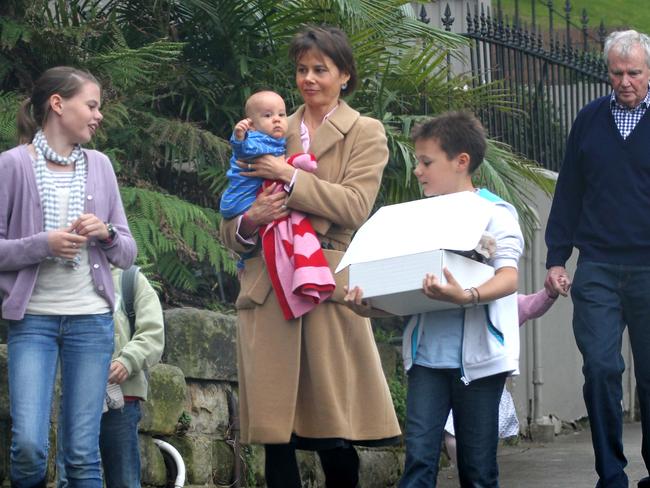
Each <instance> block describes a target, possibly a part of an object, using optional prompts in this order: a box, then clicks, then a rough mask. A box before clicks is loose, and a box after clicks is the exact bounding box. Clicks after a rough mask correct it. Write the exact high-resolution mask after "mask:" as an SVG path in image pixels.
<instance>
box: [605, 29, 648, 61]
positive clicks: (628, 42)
mask: <svg viewBox="0 0 650 488" xmlns="http://www.w3.org/2000/svg"><path fill="white" fill-rule="evenodd" d="M637 44H638V45H639V46H641V47H642V48H643V50H644V51H645V62H646V65H647V66H648V67H650V37H648V36H647V35H646V34H642V33H640V32H637V31H635V30H626V31H614V32H612V33H611V34H610V35H608V36H607V39H605V47H604V49H603V56H604V58H605V64H607V65H608V66H609V53H610V51H612V50H614V51H616V52H618V53H619V54H621V55H622V56H627V55H628V54H629V53H630V50H631V49H632V47H634V46H635V45H637Z"/></svg>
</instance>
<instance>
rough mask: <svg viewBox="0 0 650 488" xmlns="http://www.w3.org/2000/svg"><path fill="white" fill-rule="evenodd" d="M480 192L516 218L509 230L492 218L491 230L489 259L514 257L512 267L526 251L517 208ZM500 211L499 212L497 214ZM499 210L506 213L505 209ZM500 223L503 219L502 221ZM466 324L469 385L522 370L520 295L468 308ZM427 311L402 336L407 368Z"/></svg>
mask: <svg viewBox="0 0 650 488" xmlns="http://www.w3.org/2000/svg"><path fill="white" fill-rule="evenodd" d="M478 194H479V195H480V196H482V197H484V198H486V199H487V200H489V201H491V202H492V203H494V207H495V209H497V208H506V209H507V210H508V211H509V213H510V214H511V215H512V216H513V217H514V221H512V219H510V217H509V216H508V218H509V219H510V222H507V223H506V224H507V226H508V227H510V228H508V229H501V228H500V227H497V229H496V232H495V229H494V228H493V229H491V224H492V225H493V224H494V222H493V220H492V219H494V218H495V216H493V217H492V219H491V221H490V223H491V224H488V228H487V230H488V231H491V232H492V233H494V234H495V237H496V239H497V251H496V256H497V257H496V259H491V260H490V261H488V263H489V264H491V265H493V266H495V268H497V269H498V268H499V267H501V266H500V265H499V257H498V256H499V254H509V255H510V256H511V259H510V262H509V263H508V264H507V265H508V266H512V263H516V262H517V260H518V259H519V256H520V254H521V252H522V251H523V245H524V240H523V236H522V234H521V229H520V228H519V224H518V217H517V211H516V210H515V208H514V207H513V206H512V205H511V204H509V203H507V202H505V201H503V200H501V199H500V198H499V197H497V196H496V195H494V194H493V193H490V192H489V191H487V190H480V191H479V192H478ZM496 212H497V211H495V214H496ZM498 212H500V213H501V215H503V211H502V210H499V211H498ZM499 223H500V222H499ZM501 231H503V235H507V236H508V237H509V241H510V242H511V243H512V244H511V246H510V249H507V250H503V249H501V250H500V249H499V245H500V241H499V234H500V233H501ZM464 310H465V313H464V316H463V323H462V328H463V329H462V346H461V374H462V380H463V381H464V382H465V383H466V384H467V383H469V382H470V381H474V380H476V379H479V378H484V377H487V376H492V375H495V374H499V373H509V374H513V375H514V374H518V373H519V320H518V315H517V294H516V293H513V294H512V295H508V296H506V297H503V298H500V299H498V300H495V301H493V302H490V303H487V304H482V305H479V306H476V307H465V309H464ZM423 319H424V314H418V315H413V316H412V317H411V318H410V320H409V321H408V323H407V326H406V329H405V330H404V335H403V339H402V357H403V361H404V368H405V369H406V370H407V371H408V370H409V369H410V368H411V366H413V361H414V359H415V355H416V353H417V348H418V344H419V342H420V339H421V337H422V332H423V330H424V323H423Z"/></svg>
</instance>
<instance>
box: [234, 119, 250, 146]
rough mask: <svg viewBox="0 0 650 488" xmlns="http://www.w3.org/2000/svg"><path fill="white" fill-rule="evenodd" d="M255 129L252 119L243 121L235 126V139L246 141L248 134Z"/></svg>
mask: <svg viewBox="0 0 650 488" xmlns="http://www.w3.org/2000/svg"><path fill="white" fill-rule="evenodd" d="M252 128H253V121H252V120H251V119H243V120H240V121H239V122H237V123H236V124H235V130H234V131H233V133H234V134H235V139H237V140H238V141H243V140H244V139H246V132H247V131H249V130H250V129H252Z"/></svg>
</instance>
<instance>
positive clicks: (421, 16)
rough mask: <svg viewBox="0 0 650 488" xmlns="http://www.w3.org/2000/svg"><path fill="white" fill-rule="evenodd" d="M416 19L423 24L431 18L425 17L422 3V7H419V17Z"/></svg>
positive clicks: (425, 12)
mask: <svg viewBox="0 0 650 488" xmlns="http://www.w3.org/2000/svg"><path fill="white" fill-rule="evenodd" d="M418 20H419V21H420V22H422V23H423V24H428V23H429V22H431V19H430V18H429V17H427V10H426V9H425V8H424V5H422V8H420V18H419V19H418Z"/></svg>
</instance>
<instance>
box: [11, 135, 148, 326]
mask: <svg viewBox="0 0 650 488" xmlns="http://www.w3.org/2000/svg"><path fill="white" fill-rule="evenodd" d="M84 153H85V154H86V158H87V161H88V177H87V180H86V193H85V197H84V212H85V213H92V214H95V215H96V216H97V217H98V218H99V219H100V220H103V221H104V222H111V223H112V224H113V226H114V228H115V231H116V235H115V239H114V240H113V241H112V242H111V243H110V244H109V245H103V244H100V243H99V242H98V241H97V240H91V241H90V242H89V245H88V258H89V260H90V266H91V273H92V279H93V283H94V285H95V291H96V292H97V293H98V294H99V295H100V296H101V297H103V298H105V299H106V301H107V302H108V303H109V305H110V306H111V309H112V310H114V309H115V296H114V291H113V279H112V277H111V269H110V264H109V263H111V264H113V265H115V266H117V267H119V268H123V269H124V268H128V267H129V266H131V264H133V262H134V261H135V257H136V254H137V247H136V244H135V241H134V240H133V237H132V236H131V232H130V231H129V227H128V224H127V220H126V215H125V214H124V207H123V206H122V200H121V198H120V193H119V190H118V186H117V179H116V178H115V173H114V172H113V167H112V165H111V163H110V161H109V160H108V158H107V157H106V156H105V155H104V154H102V153H100V152H98V151H93V150H86V149H84ZM48 256H52V252H51V251H50V248H49V245H48V243H47V232H45V231H44V230H43V213H42V211H41V201H40V197H39V193H38V188H37V187H36V176H35V174H34V169H33V166H32V159H31V156H30V155H29V152H28V151H27V145H21V146H17V147H15V148H13V149H10V150H9V151H6V152H3V153H2V154H0V300H2V314H1V316H2V318H4V319H7V320H20V319H22V318H23V316H24V314H25V309H26V308H27V303H28V302H29V299H30V297H31V296H32V292H33V290H34V285H35V283H36V276H37V274H38V267H39V264H40V263H41V261H43V260H44V259H45V258H47V257H48ZM62 286H65V284H62Z"/></svg>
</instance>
